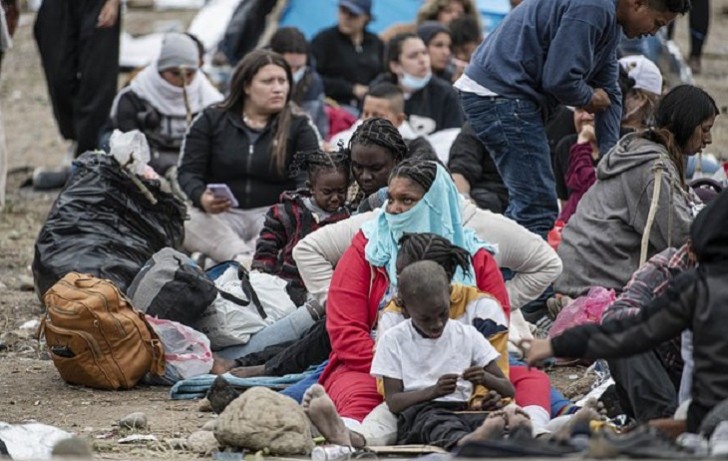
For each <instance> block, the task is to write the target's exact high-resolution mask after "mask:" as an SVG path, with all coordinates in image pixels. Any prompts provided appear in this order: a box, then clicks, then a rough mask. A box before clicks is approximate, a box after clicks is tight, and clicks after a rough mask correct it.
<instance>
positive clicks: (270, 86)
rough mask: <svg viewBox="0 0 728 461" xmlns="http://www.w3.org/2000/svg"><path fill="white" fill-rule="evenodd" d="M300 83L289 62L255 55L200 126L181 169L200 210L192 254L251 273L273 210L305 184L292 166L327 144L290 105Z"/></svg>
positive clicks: (193, 218) (190, 225)
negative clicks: (296, 82)
mask: <svg viewBox="0 0 728 461" xmlns="http://www.w3.org/2000/svg"><path fill="white" fill-rule="evenodd" d="M292 81H293V78H292V75H291V70H290V67H289V66H288V64H287V63H286V61H285V60H284V59H283V57H282V56H280V55H279V54H277V53H273V52H271V51H264V50H256V51H253V52H251V53H249V54H248V55H247V56H246V57H245V58H244V59H243V60H241V61H240V63H239V64H238V66H237V68H236V69H235V72H234V74H233V77H232V81H231V85H230V95H229V96H228V97H227V98H226V99H225V100H224V101H223V102H222V103H220V104H219V105H216V106H212V107H210V108H208V109H205V110H204V111H202V112H201V113H200V114H199V115H198V116H197V117H196V118H195V120H194V121H193V122H192V125H191V126H190V129H189V131H188V132H187V135H186V136H185V140H184V143H183V144H182V157H181V160H180V166H179V184H180V187H181V188H182V190H183V191H184V192H185V194H187V197H188V198H189V199H190V200H191V201H192V205H193V206H192V207H190V209H189V210H188V211H189V214H190V219H189V220H188V221H187V222H186V224H185V241H184V246H185V249H186V250H188V251H190V252H200V253H202V254H204V255H206V256H207V257H209V258H211V259H212V260H214V261H217V262H219V261H226V260H230V259H236V260H238V261H240V262H241V263H243V264H244V265H246V266H249V262H250V261H251V259H252V255H253V253H254V252H255V240H256V239H257V237H258V234H259V233H260V230H261V228H262V226H263V220H264V217H265V212H266V210H267V209H268V208H269V207H270V206H271V205H273V204H275V203H277V202H278V198H279V196H280V194H281V193H282V192H283V191H285V190H292V189H296V188H297V187H300V186H302V185H303V184H299V183H298V182H297V181H296V178H293V177H291V175H290V172H289V167H290V164H291V162H292V160H293V156H294V154H295V153H296V152H300V151H304V152H308V151H315V150H316V149H318V147H319V142H320V139H319V135H318V132H317V131H316V128H315V127H314V126H313V125H312V123H311V122H310V119H309V118H308V117H307V116H306V115H305V114H303V112H301V111H300V110H299V109H298V108H297V107H296V106H295V105H293V104H292V103H291V102H290V98H291V91H290V89H291V85H292ZM212 184H214V185H215V186H213V187H209V186H210V185H212ZM221 185H227V189H226V188H225V187H224V186H221ZM228 190H229V192H228ZM232 198H234V199H235V200H236V201H237V204H236V205H237V206H234V205H233V203H234V202H235V200H232Z"/></svg>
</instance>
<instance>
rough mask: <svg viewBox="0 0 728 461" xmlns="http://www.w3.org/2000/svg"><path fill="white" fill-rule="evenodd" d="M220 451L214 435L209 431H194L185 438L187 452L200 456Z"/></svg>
mask: <svg viewBox="0 0 728 461" xmlns="http://www.w3.org/2000/svg"><path fill="white" fill-rule="evenodd" d="M219 449H220V443H218V441H217V439H216V438H215V434H213V433H212V432H210V431H196V432H193V433H192V434H190V436H189V437H187V450H189V451H191V452H193V453H197V454H200V455H209V454H211V453H212V452H215V451H217V450H219Z"/></svg>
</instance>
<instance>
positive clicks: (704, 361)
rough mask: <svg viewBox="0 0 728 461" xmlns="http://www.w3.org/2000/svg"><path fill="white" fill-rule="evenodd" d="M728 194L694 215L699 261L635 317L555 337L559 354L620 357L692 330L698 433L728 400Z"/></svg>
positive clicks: (693, 420) (691, 418) (692, 419)
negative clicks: (706, 421) (695, 266)
mask: <svg viewBox="0 0 728 461" xmlns="http://www.w3.org/2000/svg"><path fill="white" fill-rule="evenodd" d="M726 223H728V192H723V193H722V194H721V195H720V196H719V197H718V198H717V199H715V200H714V201H713V202H712V203H711V204H710V205H708V206H707V207H706V208H705V209H704V210H703V211H702V212H701V213H700V214H699V215H698V217H697V218H695V222H693V225H692V228H691V230H690V236H691V239H692V243H693V251H694V252H695V253H696V254H697V256H698V261H699V265H698V267H697V268H696V269H691V270H688V271H686V272H684V273H683V274H681V275H680V276H678V277H677V278H676V279H675V281H674V283H673V285H672V286H671V287H670V289H669V290H668V291H667V292H666V293H665V294H664V295H662V296H660V297H658V298H656V299H655V300H654V301H653V302H651V303H650V304H649V305H647V306H646V307H645V308H644V309H642V310H641V311H640V313H639V314H638V315H637V316H636V317H628V318H624V319H620V320H613V321H608V322H605V323H603V324H602V325H586V326H581V327H578V328H574V329H571V330H568V331H566V332H565V333H564V334H562V335H560V336H558V337H556V338H553V339H552V340H551V344H552V347H553V352H554V355H555V356H559V357H584V358H589V359H595V358H599V357H602V358H619V357H623V356H627V355H634V354H638V353H640V352H645V351H648V350H650V349H653V348H655V347H656V346H658V345H659V344H660V343H662V342H664V341H667V340H668V339H671V338H674V337H675V336H677V335H679V334H680V333H681V332H682V331H683V330H685V329H690V330H692V332H693V360H694V362H695V369H694V370H695V371H694V375H693V388H692V398H693V400H692V404H691V406H690V409H689V411H688V422H687V424H688V427H687V429H688V431H689V432H697V431H698V429H699V426H700V422H701V420H702V419H703V418H704V417H705V415H706V414H707V413H708V412H709V411H710V409H712V408H713V407H714V406H715V405H717V404H719V403H720V402H722V401H723V400H726V399H728V335H727V334H726V325H728V225H726Z"/></svg>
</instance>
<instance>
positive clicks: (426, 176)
mask: <svg viewBox="0 0 728 461" xmlns="http://www.w3.org/2000/svg"><path fill="white" fill-rule="evenodd" d="M398 177H404V178H407V179H410V180H412V181H414V182H416V183H417V184H419V185H420V186H422V188H423V189H425V191H428V190H430V187H431V186H432V183H433V182H435V178H436V177H437V162H434V161H431V160H423V159H422V158H420V157H410V158H408V159H405V160H403V161H402V162H401V163H399V164H398V165H397V166H395V167H394V169H393V170H392V173H390V175H389V180H390V181H391V180H392V178H398Z"/></svg>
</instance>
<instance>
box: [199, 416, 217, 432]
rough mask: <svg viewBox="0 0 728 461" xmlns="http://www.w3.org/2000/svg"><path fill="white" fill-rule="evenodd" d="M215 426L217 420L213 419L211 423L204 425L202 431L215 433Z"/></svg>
mask: <svg viewBox="0 0 728 461" xmlns="http://www.w3.org/2000/svg"><path fill="white" fill-rule="evenodd" d="M215 426H217V420H216V419H211V420H210V421H208V422H206V423H205V424H203V425H202V427H201V428H200V430H201V431H210V432H213V431H214V430H215Z"/></svg>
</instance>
